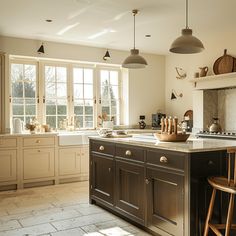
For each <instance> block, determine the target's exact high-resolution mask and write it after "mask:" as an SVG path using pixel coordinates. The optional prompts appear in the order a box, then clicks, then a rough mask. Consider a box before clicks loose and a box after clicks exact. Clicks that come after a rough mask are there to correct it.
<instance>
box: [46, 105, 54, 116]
mask: <svg viewBox="0 0 236 236" xmlns="http://www.w3.org/2000/svg"><path fill="white" fill-rule="evenodd" d="M46 115H56V105H55V104H54V105H53V104H51V105H48V104H47V105H46Z"/></svg>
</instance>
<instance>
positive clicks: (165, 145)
mask: <svg viewBox="0 0 236 236" xmlns="http://www.w3.org/2000/svg"><path fill="white" fill-rule="evenodd" d="M89 138H90V139H93V140H99V141H106V142H113V143H122V144H129V145H135V146H141V147H150V148H158V149H164V150H170V151H178V152H186V153H194V152H207V151H219V150H226V149H227V148H228V147H236V140H224V139H206V138H205V139H202V138H196V137H195V136H192V137H190V138H189V139H188V140H187V141H186V142H160V141H158V140H156V139H154V138H151V137H149V138H142V137H132V138H130V137H127V138H102V137H99V136H91V137H89Z"/></svg>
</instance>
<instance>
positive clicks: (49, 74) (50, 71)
mask: <svg viewBox="0 0 236 236" xmlns="http://www.w3.org/2000/svg"><path fill="white" fill-rule="evenodd" d="M45 82H46V83H49V82H55V67H54V66H45Z"/></svg>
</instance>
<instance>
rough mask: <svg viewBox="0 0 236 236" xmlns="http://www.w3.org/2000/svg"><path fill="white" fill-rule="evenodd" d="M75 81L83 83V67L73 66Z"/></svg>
mask: <svg viewBox="0 0 236 236" xmlns="http://www.w3.org/2000/svg"><path fill="white" fill-rule="evenodd" d="M73 77H74V83H80V84H82V83H83V69H82V68H73Z"/></svg>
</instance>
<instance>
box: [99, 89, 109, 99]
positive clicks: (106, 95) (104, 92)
mask: <svg viewBox="0 0 236 236" xmlns="http://www.w3.org/2000/svg"><path fill="white" fill-rule="evenodd" d="M101 96H102V100H109V99H110V92H109V87H108V86H103V87H101Z"/></svg>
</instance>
